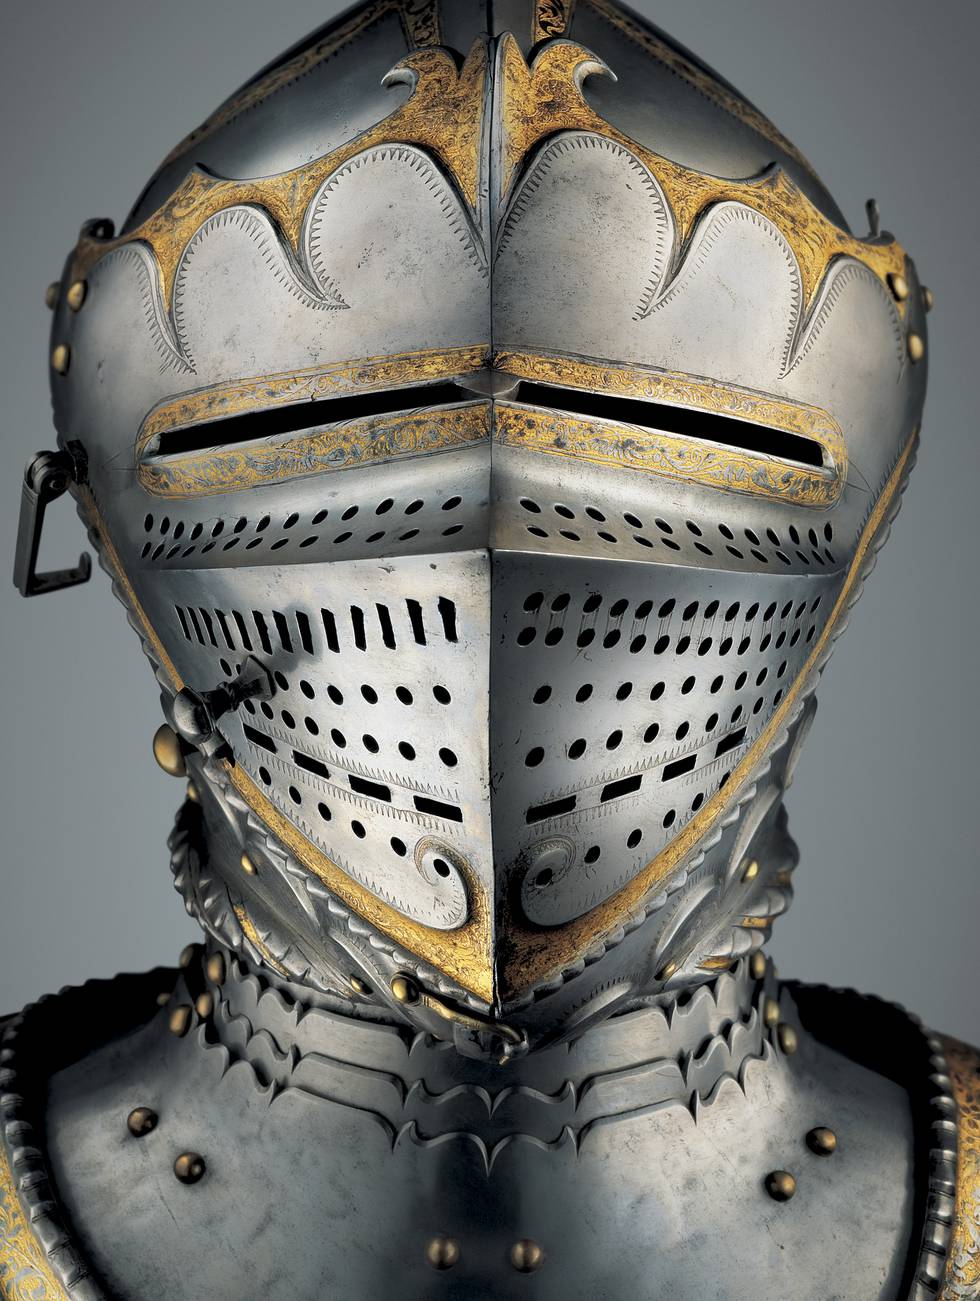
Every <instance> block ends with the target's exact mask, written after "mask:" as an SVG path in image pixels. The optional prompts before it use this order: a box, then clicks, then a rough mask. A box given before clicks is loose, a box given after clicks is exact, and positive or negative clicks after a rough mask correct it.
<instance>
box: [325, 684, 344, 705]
mask: <svg viewBox="0 0 980 1301" xmlns="http://www.w3.org/2000/svg"><path fill="white" fill-rule="evenodd" d="M327 695H328V696H329V697H330V699H331V700H332V701H333V703H334V704H335V705H342V704H343V703H344V693H343V692H342V691H341V690H340V688H339V687H335V686H334V685H333V683H332V682H331V683H330V685H329V686H328V687H327Z"/></svg>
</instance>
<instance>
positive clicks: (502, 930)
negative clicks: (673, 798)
mask: <svg viewBox="0 0 980 1301" xmlns="http://www.w3.org/2000/svg"><path fill="white" fill-rule="evenodd" d="M917 440H918V431H916V432H915V433H914V434H913V435H912V437H911V438H910V439H909V441H908V443H907V444H906V445H905V448H904V450H903V451H902V454H901V455H900V456H899V458H898V461H897V463H896V465H895V468H894V469H893V470H892V472H891V474H890V476H889V478H888V482H887V483H886V484H885V487H884V489H883V490H882V493H881V496H880V497H879V498H878V501H877V503H876V504H875V507H874V510H873V511H872V512H871V515H870V516H869V518H868V522H867V524H866V525H865V527H864V531H863V533H862V534H861V538H860V540H859V542H858V545H857V550H856V551H855V553H854V559H853V561H852V562H851V567H850V569H849V570H848V571H847V577H846V578H845V580H844V583H843V586H842V587H841V590H840V593H839V595H838V597H837V600H836V602H835V604H834V608H833V610H832V611H831V613H830V616H829V617H828V619H827V622H826V624H825V625H824V628H823V631H822V632H821V633H820V636H819V637H818V638H817V639H816V642H815V644H814V647H813V650H812V651H811V652H810V654H809V656H808V657H807V661H806V663H805V664H804V665H803V667H802V669H801V670H800V672H799V674H798V676H797V677H796V680H795V681H794V682H793V684H792V686H791V687H790V688H789V690H788V691H787V692H786V695H785V696H784V697H783V700H782V702H781V704H780V705H779V708H778V709H777V710H776V711H775V713H774V714H773V715H772V717H771V718H770V720H769V722H768V723H767V724H766V725H765V727H764V728H763V729H762V731H761V732H760V733H759V735H758V736H757V737H756V739H755V740H754V741H753V742H752V744H751V746H750V747H749V749H748V750H747V751H746V753H745V754H744V755H743V757H742V759H741V760H740V761H739V763H738V764H737V766H736V767H735V768H734V769H733V770H732V773H731V776H730V777H729V779H728V781H727V782H726V783H725V785H724V787H722V789H721V790H719V791H717V792H716V793H715V794H714V795H713V796H712V797H711V798H710V799H708V800H706V801H705V803H704V804H703V805H702V806H701V809H700V810H699V812H698V813H696V814H695V815H694V817H693V818H691V820H690V821H689V822H688V823H687V824H686V825H685V826H684V827H683V828H682V830H681V831H680V832H679V833H678V835H676V836H675V837H674V839H673V840H672V841H671V842H670V843H669V844H668V845H667V846H666V847H665V848H664V849H663V850H662V851H661V852H660V853H659V854H658V855H657V857H656V858H654V859H651V860H650V862H649V863H647V865H646V867H644V868H642V869H641V870H640V871H639V872H638V873H637V874H636V876H634V877H633V878H632V879H631V880H629V881H628V882H627V883H626V885H624V886H623V887H622V888H621V889H620V890H619V891H618V892H617V893H616V894H614V895H612V896H611V897H610V898H609V899H607V900H605V902H604V903H601V904H599V905H598V906H597V907H595V908H593V909H592V910H591V911H590V912H587V913H585V914H584V915H583V916H581V917H577V918H575V920H574V921H571V922H568V923H566V924H565V925H564V926H561V927H555V928H553V929H551V930H548V931H541V930H538V929H536V928H534V927H532V926H531V925H530V924H529V923H528V922H527V920H526V919H525V918H524V915H523V913H522V912H521V909H520V907H519V906H515V905H514V904H513V903H512V902H511V901H510V900H508V899H507V898H504V900H503V903H502V904H501V916H500V918H499V921H498V926H497V934H498V936H499V948H500V957H499V959H498V966H497V979H498V983H499V990H498V996H499V997H500V998H501V999H504V1000H506V999H508V998H513V997H514V996H515V995H517V994H519V993H521V992H522V991H523V990H526V989H528V988H529V987H530V986H532V985H534V984H536V983H537V982H538V981H540V980H543V979H544V978H545V977H546V976H548V975H551V974H552V973H554V972H556V971H560V970H561V969H562V967H564V966H567V965H568V963H570V962H574V961H575V960H576V959H577V958H580V957H581V955H582V954H583V953H587V952H588V950H589V949H591V948H593V947H594V946H595V945H596V944H597V943H598V942H600V941H601V940H602V938H603V937H604V936H606V935H608V934H610V932H612V931H614V930H616V929H617V927H619V926H622V925H623V923H624V922H625V921H626V919H627V918H628V917H629V915H630V913H631V912H632V911H633V910H634V909H635V908H637V907H638V906H639V904H640V903H641V902H642V901H643V899H644V898H645V897H646V896H647V895H648V894H649V893H650V892H651V891H652V890H654V889H655V888H656V887H657V886H658V885H661V884H662V883H663V882H664V881H666V880H667V878H668V877H669V876H670V874H671V872H672V871H673V870H674V869H675V868H676V867H677V866H678V865H679V864H680V863H681V862H682V861H683V860H684V858H686V857H687V855H688V854H690V853H691V852H692V851H693V850H694V848H695V847H696V845H697V843H698V841H699V840H701V838H702V837H703V836H704V835H706V833H707V832H708V831H710V829H711V828H712V827H713V826H714V825H715V824H716V823H717V822H718V821H719V820H720V819H721V818H722V817H723V816H724V815H725V813H726V812H727V810H728V809H729V808H731V806H732V804H733V803H734V802H735V800H736V799H737V798H738V794H739V792H740V790H741V789H742V787H743V786H744V785H745V784H746V782H748V781H749V780H750V778H751V776H752V773H753V771H754V770H755V767H756V765H757V764H758V763H759V761H760V760H761V759H762V757H763V756H764V755H765V753H766V751H767V750H768V749H769V747H770V746H771V745H772V743H773V741H774V740H775V738H776V737H777V736H778V734H779V731H780V729H781V728H782V727H784V726H785V724H786V721H787V719H788V718H789V716H790V714H791V712H792V710H793V709H794V708H795V706H796V705H797V703H798V702H799V700H800V697H801V695H802V693H803V691H804V688H805V686H806V684H807V683H808V682H809V681H810V679H811V677H812V674H813V673H814V671H815V669H816V666H817V664H818V663H819V662H820V659H821V657H822V656H823V654H824V652H825V650H826V648H827V646H828V644H829V642H830V639H831V637H832V636H833V634H834V629H835V628H836V626H837V624H838V623H839V622H840V619H841V617H842V615H843V614H844V612H845V611H846V610H847V608H848V606H849V604H850V602H851V600H852V598H853V596H854V589H855V587H857V586H858V584H859V583H860V577H861V570H862V568H863V566H864V563H865V560H866V558H867V555H868V552H869V550H870V548H871V546H872V545H873V543H874V539H875V535H876V534H877V532H878V530H879V528H880V527H881V525H882V521H883V520H884V519H885V517H886V515H887V514H888V509H889V506H890V505H891V503H892V500H893V499H894V497H895V496H896V494H897V493H898V491H899V489H900V487H901V484H902V481H903V478H904V474H905V467H906V465H907V464H908V461H909V458H910V457H911V455H912V452H913V449H914V447H915V444H916V442H917Z"/></svg>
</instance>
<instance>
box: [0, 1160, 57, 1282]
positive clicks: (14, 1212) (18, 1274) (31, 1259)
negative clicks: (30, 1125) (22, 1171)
mask: <svg viewBox="0 0 980 1301" xmlns="http://www.w3.org/2000/svg"><path fill="white" fill-rule="evenodd" d="M0 1297H4V1298H7V1299H9V1301H68V1293H67V1292H66V1291H65V1289H64V1288H63V1287H62V1286H61V1284H60V1283H59V1282H58V1280H57V1278H55V1275H54V1271H53V1270H52V1269H51V1266H50V1265H49V1264H48V1261H47V1258H46V1257H45V1254H44V1249H43V1248H42V1246H41V1244H40V1243H39V1242H38V1240H37V1239H36V1238H35V1237H34V1234H33V1233H32V1232H31V1230H30V1227H29V1226H28V1223H27V1220H26V1219H25V1218H24V1212H23V1210H22V1209H21V1205H20V1199H19V1197H18V1196H17V1188H16V1185H15V1183H14V1177H13V1172H12V1171H11V1169H10V1165H9V1163H8V1161H7V1153H6V1149H5V1148H4V1146H3V1144H2V1143H0Z"/></svg>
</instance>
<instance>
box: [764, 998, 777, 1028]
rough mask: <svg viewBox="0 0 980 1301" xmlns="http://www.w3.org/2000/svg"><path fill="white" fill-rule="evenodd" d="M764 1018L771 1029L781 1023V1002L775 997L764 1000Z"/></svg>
mask: <svg viewBox="0 0 980 1301" xmlns="http://www.w3.org/2000/svg"><path fill="white" fill-rule="evenodd" d="M762 1019H763V1021H764V1022H765V1023H766V1025H767V1026H769V1028H770V1029H772V1027H773V1026H774V1025H778V1024H779V1004H778V1003H777V1002H776V1000H775V999H774V998H766V999H765V1000H764V1001H763V1004H762Z"/></svg>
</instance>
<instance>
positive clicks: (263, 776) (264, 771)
mask: <svg viewBox="0 0 980 1301" xmlns="http://www.w3.org/2000/svg"><path fill="white" fill-rule="evenodd" d="M259 781H260V782H262V784H263V785H264V786H271V785H272V777H271V776H270V775H269V770H268V768H263V767H261V766H260V768H259Z"/></svg>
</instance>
